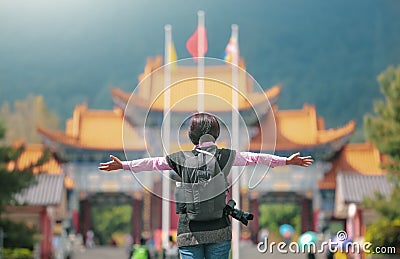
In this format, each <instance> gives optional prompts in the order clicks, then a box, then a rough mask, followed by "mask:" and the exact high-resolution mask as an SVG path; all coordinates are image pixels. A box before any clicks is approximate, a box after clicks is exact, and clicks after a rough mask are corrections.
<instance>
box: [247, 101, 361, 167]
mask: <svg viewBox="0 0 400 259" xmlns="http://www.w3.org/2000/svg"><path fill="white" fill-rule="evenodd" d="M273 111H274V112H273V113H271V114H268V117H267V118H266V119H265V120H263V121H262V123H261V129H262V130H259V133H258V134H257V135H256V136H255V137H254V138H253V139H252V141H251V145H250V149H251V150H274V147H275V151H276V152H277V153H280V154H285V155H286V153H287V154H290V153H291V152H293V151H302V152H303V153H304V152H305V153H308V154H312V155H314V156H320V158H321V159H325V160H326V159H331V158H332V157H333V155H334V154H336V153H337V152H338V151H339V150H340V149H341V148H342V147H343V146H344V145H345V144H346V143H347V142H348V139H349V137H350V135H351V134H352V133H353V132H354V129H355V122H354V121H350V122H349V123H347V124H346V125H344V126H342V127H339V128H336V129H325V122H324V119H323V118H321V117H318V116H317V113H316V109H315V107H314V106H313V105H309V104H305V105H304V106H303V108H302V109H301V110H278V109H277V107H276V106H274V109H273ZM274 133H275V135H276V146H275V138H274Z"/></svg>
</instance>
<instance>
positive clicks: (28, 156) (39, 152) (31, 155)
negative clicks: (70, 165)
mask: <svg viewBox="0 0 400 259" xmlns="http://www.w3.org/2000/svg"><path fill="white" fill-rule="evenodd" d="M24 148H25V149H24V151H23V152H22V154H21V155H20V156H19V158H18V160H17V161H16V163H14V162H10V163H9V164H8V170H9V171H12V170H13V169H14V168H15V167H16V168H17V169H24V168H27V167H28V166H30V165H31V164H35V163H37V162H38V161H39V159H40V158H41V157H42V156H43V153H44V150H45V147H44V146H43V145H41V144H28V145H25V146H24ZM33 173H35V174H38V173H48V174H62V169H61V166H60V164H59V163H58V162H57V160H56V159H55V158H54V157H53V156H50V158H49V160H48V161H47V162H45V163H44V164H43V165H41V166H38V167H35V168H33Z"/></svg>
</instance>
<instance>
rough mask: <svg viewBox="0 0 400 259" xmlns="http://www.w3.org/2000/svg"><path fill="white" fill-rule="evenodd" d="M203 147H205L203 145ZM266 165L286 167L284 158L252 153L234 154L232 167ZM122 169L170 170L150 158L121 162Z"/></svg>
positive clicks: (163, 161) (163, 160)
mask: <svg viewBox="0 0 400 259" xmlns="http://www.w3.org/2000/svg"><path fill="white" fill-rule="evenodd" d="M203 146H205V145H203ZM255 164H259V165H267V166H270V167H276V166H283V165H286V157H280V156H275V155H270V154H262V153H253V152H236V156H235V160H234V162H233V166H248V165H255ZM122 168H123V169H124V170H131V171H133V172H135V173H139V172H142V171H153V170H172V168H171V167H170V166H169V165H168V163H167V160H166V158H165V157H150V158H143V159H137V160H132V161H123V162H122Z"/></svg>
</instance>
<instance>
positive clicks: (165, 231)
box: [162, 24, 172, 247]
mask: <svg viewBox="0 0 400 259" xmlns="http://www.w3.org/2000/svg"><path fill="white" fill-rule="evenodd" d="M164 30H165V49H164V114H163V116H164V117H163V125H162V132H163V134H162V135H164V137H163V140H164V143H163V144H164V155H167V154H168V152H169V149H170V135H171V117H170V113H169V109H170V105H171V104H170V98H171V96H170V95H171V94H170V90H169V86H170V84H171V70H170V65H168V63H169V61H170V59H171V53H170V52H171V51H170V50H171V42H172V36H171V34H172V32H171V31H172V27H171V25H169V24H168V25H165V27H164ZM168 175H169V174H166V175H163V177H162V198H163V199H162V244H163V247H167V245H168V237H169V230H170V203H169V200H170V182H169V177H168Z"/></svg>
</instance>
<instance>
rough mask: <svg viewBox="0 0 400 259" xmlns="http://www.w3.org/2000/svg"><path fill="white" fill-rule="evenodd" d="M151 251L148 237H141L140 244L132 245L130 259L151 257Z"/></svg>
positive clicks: (147, 258) (148, 258)
mask: <svg viewBox="0 0 400 259" xmlns="http://www.w3.org/2000/svg"><path fill="white" fill-rule="evenodd" d="M150 258H151V257H150V252H149V249H148V248H147V245H146V239H145V238H140V244H134V245H133V246H132V252H131V256H130V259H150Z"/></svg>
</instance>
